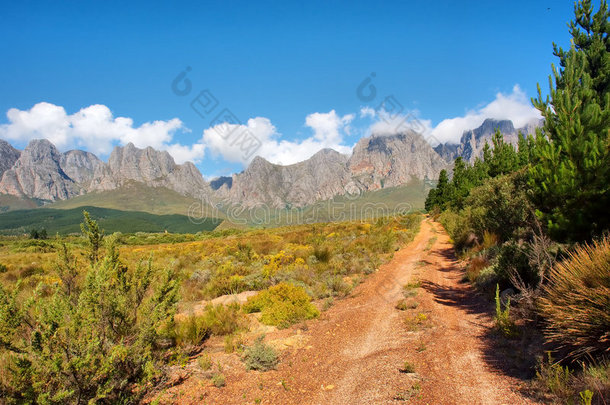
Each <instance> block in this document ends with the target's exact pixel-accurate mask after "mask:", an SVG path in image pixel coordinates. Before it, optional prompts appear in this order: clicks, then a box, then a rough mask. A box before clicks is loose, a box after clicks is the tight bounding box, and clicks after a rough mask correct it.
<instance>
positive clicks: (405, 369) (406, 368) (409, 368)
mask: <svg viewBox="0 0 610 405" xmlns="http://www.w3.org/2000/svg"><path fill="white" fill-rule="evenodd" d="M400 372H401V373H408V374H410V373H414V372H415V366H414V365H413V364H412V363H411V362H410V361H409V360H405V361H404V363H403V365H402V368H401V369H400Z"/></svg>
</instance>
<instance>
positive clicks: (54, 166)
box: [0, 139, 85, 200]
mask: <svg viewBox="0 0 610 405" xmlns="http://www.w3.org/2000/svg"><path fill="white" fill-rule="evenodd" d="M61 160H62V154H61V153H60V152H59V151H58V150H57V148H56V147H55V146H54V145H53V144H52V143H51V142H49V141H47V140H46V139H35V140H33V141H31V142H30V143H29V145H28V146H27V147H26V148H25V149H24V150H23V152H22V153H21V155H20V156H19V159H17V161H16V162H15V164H14V165H13V166H12V167H11V168H10V169H8V170H6V171H5V172H4V174H3V175H2V180H0V193H4V194H10V195H14V196H19V197H21V196H25V197H30V198H38V199H41V200H58V199H59V200H65V199H68V198H72V197H75V196H77V195H80V194H84V193H85V190H84V189H83V187H82V186H81V185H79V184H78V183H77V182H76V181H74V180H73V179H71V178H70V176H68V175H67V174H66V172H65V171H64V170H63V169H62V167H61Z"/></svg>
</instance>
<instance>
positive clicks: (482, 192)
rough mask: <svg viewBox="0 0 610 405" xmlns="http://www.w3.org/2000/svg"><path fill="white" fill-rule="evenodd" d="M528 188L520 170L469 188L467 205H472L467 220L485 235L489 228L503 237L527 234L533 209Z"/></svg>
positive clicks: (491, 231)
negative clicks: (527, 191)
mask: <svg viewBox="0 0 610 405" xmlns="http://www.w3.org/2000/svg"><path fill="white" fill-rule="evenodd" d="M526 190H527V183H526V179H525V176H524V175H523V174H522V173H520V172H516V173H513V174H510V175H506V176H500V177H495V178H491V179H487V180H485V182H484V183H483V184H482V185H481V186H479V187H475V188H473V189H472V190H470V195H469V196H468V197H467V198H466V204H465V205H466V206H467V207H470V208H471V210H470V212H469V215H468V223H469V225H470V226H471V227H472V229H473V230H474V231H475V233H476V235H477V236H478V237H479V238H480V239H482V238H483V235H484V233H485V232H490V233H493V234H494V235H497V236H498V238H499V240H500V241H507V240H509V239H519V238H522V237H524V236H525V235H526V234H527V233H528V229H529V224H530V223H531V221H532V213H533V212H534V210H533V209H532V206H531V203H530V202H529V200H528V197H527V194H526Z"/></svg>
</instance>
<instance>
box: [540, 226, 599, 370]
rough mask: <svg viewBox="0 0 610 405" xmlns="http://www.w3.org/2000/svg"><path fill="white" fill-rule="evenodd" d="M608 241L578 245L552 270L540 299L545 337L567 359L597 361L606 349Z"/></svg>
mask: <svg viewBox="0 0 610 405" xmlns="http://www.w3.org/2000/svg"><path fill="white" fill-rule="evenodd" d="M609 275H610V237H605V238H604V239H602V240H600V241H596V242H594V243H593V244H590V245H586V244H585V245H581V246H578V247H577V248H576V249H574V251H573V252H571V253H569V254H568V256H567V258H566V259H565V260H564V261H563V262H560V263H558V264H557V265H555V266H554V267H553V269H552V270H551V271H550V273H549V274H548V277H547V283H546V285H545V287H544V293H545V294H544V296H543V297H542V298H541V299H540V308H541V311H542V315H543V316H544V317H545V318H546V328H545V336H546V338H547V339H548V341H550V342H551V343H553V344H555V345H556V346H557V347H559V348H561V349H563V350H564V351H565V353H566V356H567V357H571V358H580V357H584V356H587V357H589V356H590V357H593V358H595V357H599V356H602V355H607V354H608V347H609V345H610V332H609V331H610V276H609Z"/></svg>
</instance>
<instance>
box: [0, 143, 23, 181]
mask: <svg viewBox="0 0 610 405" xmlns="http://www.w3.org/2000/svg"><path fill="white" fill-rule="evenodd" d="M19 156H21V152H19V151H18V150H17V149H15V148H13V146H12V145H11V144H10V143H8V142H6V141H4V140H2V139H0V179H1V178H2V175H3V174H4V172H5V171H7V170H8V169H10V168H11V167H13V165H14V164H15V162H17V159H19Z"/></svg>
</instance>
